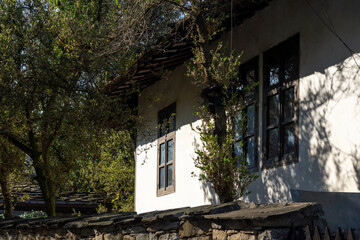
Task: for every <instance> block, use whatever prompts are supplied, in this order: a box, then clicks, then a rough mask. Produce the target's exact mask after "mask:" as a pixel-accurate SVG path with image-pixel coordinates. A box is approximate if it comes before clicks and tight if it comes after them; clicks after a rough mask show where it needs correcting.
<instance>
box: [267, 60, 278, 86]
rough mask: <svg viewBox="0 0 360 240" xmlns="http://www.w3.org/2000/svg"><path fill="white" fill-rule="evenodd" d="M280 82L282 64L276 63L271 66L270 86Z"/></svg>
mask: <svg viewBox="0 0 360 240" xmlns="http://www.w3.org/2000/svg"><path fill="white" fill-rule="evenodd" d="M279 82H280V66H279V64H274V65H271V66H270V67H269V86H273V85H276V84H278V83H279Z"/></svg>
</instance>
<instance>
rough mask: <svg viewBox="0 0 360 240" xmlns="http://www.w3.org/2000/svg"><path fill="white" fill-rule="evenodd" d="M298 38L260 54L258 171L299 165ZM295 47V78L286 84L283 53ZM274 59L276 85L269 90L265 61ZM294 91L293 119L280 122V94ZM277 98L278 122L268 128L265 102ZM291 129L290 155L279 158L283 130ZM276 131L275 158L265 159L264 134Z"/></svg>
mask: <svg viewBox="0 0 360 240" xmlns="http://www.w3.org/2000/svg"><path fill="white" fill-rule="evenodd" d="M299 39H300V37H299V34H296V35H295V36H292V37H290V38H289V39H287V40H285V41H283V42H281V43H280V44H278V45H276V46H274V47H273V48H271V49H269V50H268V51H266V52H265V53H264V72H263V74H264V87H263V103H264V104H263V129H262V130H263V138H262V140H263V144H262V145H263V147H262V159H263V161H262V168H263V169H266V168H273V167H279V166H285V165H288V164H293V163H297V162H298V161H299V157H298V155H299V120H298V119H299V117H298V115H299V106H298V105H299V73H300V40H299ZM294 46H296V49H295V48H294V50H295V54H296V55H295V64H296V71H297V72H296V75H295V76H294V77H293V78H292V79H289V80H286V79H285V57H284V56H285V54H286V50H287V49H289V48H291V47H294ZM274 55H275V56H276V57H277V58H278V59H279V64H280V65H279V83H277V84H274V85H273V86H270V74H269V70H270V66H271V62H268V58H273V56H274ZM291 88H293V89H294V92H293V97H294V100H293V106H292V107H293V111H294V114H293V117H292V118H291V119H287V120H283V106H284V102H285V101H284V96H285V95H284V92H285V91H286V90H288V89H291ZM275 95H278V96H279V101H278V104H277V109H278V113H277V117H278V122H277V123H275V124H272V125H268V111H269V107H268V104H269V101H268V98H269V97H271V96H275ZM289 124H293V125H294V137H295V139H294V148H295V149H294V152H292V153H287V154H283V149H284V145H285V143H284V141H283V137H284V133H283V132H284V128H285V126H287V125H289ZM272 129H277V134H278V141H277V143H278V149H277V156H275V157H271V158H268V141H269V140H268V137H269V134H268V131H270V130H272Z"/></svg>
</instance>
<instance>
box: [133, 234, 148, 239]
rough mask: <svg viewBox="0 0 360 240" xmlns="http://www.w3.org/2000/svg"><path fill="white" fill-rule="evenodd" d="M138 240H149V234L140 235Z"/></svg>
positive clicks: (137, 237)
mask: <svg viewBox="0 0 360 240" xmlns="http://www.w3.org/2000/svg"><path fill="white" fill-rule="evenodd" d="M136 240H149V234H146V233H140V234H139V235H137V236H136Z"/></svg>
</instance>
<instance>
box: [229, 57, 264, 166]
mask: <svg viewBox="0 0 360 240" xmlns="http://www.w3.org/2000/svg"><path fill="white" fill-rule="evenodd" d="M251 70H254V74H255V76H254V77H255V81H257V82H258V81H259V57H258V56H256V57H254V58H252V59H250V60H248V61H247V62H245V63H243V64H241V65H240V68H239V77H240V84H241V85H242V87H243V88H244V87H245V86H246V85H248V84H249V83H247V82H246V80H247V78H246V75H247V73H248V72H249V71H251ZM251 84H255V82H254V83H251ZM240 94H241V95H242V97H243V98H244V102H245V105H246V106H245V108H244V110H243V111H242V115H243V116H245V119H244V122H245V123H247V109H248V108H249V107H250V106H252V105H254V131H253V132H247V126H243V127H244V128H245V129H243V130H242V131H241V136H240V137H235V144H236V143H238V142H240V141H242V144H243V145H242V153H243V156H242V157H243V158H246V156H247V153H248V149H247V144H246V143H247V139H249V138H251V137H253V138H254V152H253V156H254V159H253V163H252V164H249V165H248V166H247V168H248V170H249V171H250V172H256V171H258V111H259V108H258V102H259V101H258V86H255V87H253V89H252V90H251V91H250V92H245V93H240ZM240 128H241V127H240ZM234 150H235V148H234ZM234 154H236V153H235V151H234Z"/></svg>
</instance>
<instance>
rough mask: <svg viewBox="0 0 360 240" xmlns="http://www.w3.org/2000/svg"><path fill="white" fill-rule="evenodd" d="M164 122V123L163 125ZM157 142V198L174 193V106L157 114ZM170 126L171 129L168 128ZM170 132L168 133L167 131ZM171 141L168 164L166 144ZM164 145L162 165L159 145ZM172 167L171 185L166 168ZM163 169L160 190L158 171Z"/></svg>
mask: <svg viewBox="0 0 360 240" xmlns="http://www.w3.org/2000/svg"><path fill="white" fill-rule="evenodd" d="M164 120H166V121H165V123H164ZM158 123H159V131H158V140H157V158H156V161H157V184H156V189H157V191H156V194H157V196H158V197H160V196H163V195H167V194H170V193H173V192H175V145H176V141H175V137H176V131H175V129H176V104H175V103H173V104H171V105H170V106H168V107H166V108H164V109H162V110H160V111H159V113H158ZM170 124H172V128H170V127H169V126H170ZM163 127H166V130H165V132H162V129H163ZM169 130H170V131H169ZM171 140H172V161H171V162H168V159H169V156H168V154H167V153H168V143H169V141H171ZM162 144H165V154H164V157H165V159H164V163H161V145H162ZM169 165H172V185H169V182H168V170H167V169H168V167H169ZM161 168H164V188H160V169H161Z"/></svg>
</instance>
